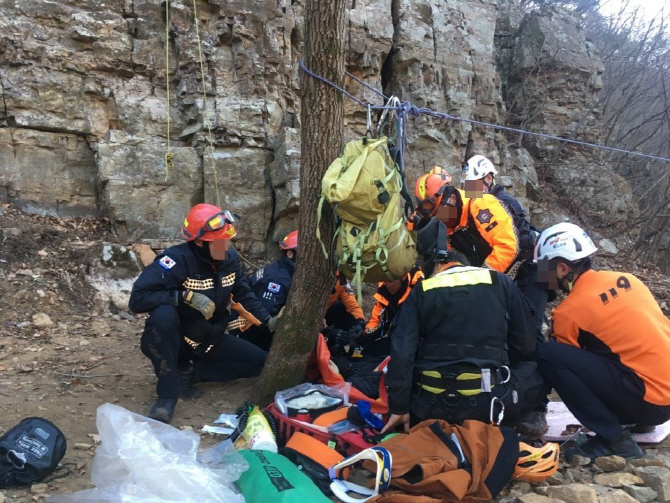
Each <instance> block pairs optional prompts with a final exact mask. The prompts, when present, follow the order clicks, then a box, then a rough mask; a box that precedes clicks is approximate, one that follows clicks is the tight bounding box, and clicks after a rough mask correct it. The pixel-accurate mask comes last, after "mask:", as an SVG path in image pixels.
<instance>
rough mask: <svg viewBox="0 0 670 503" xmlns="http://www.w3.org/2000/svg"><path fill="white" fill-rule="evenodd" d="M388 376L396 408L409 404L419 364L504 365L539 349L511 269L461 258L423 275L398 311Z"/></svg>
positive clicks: (401, 410) (391, 400) (405, 409)
mask: <svg viewBox="0 0 670 503" xmlns="http://www.w3.org/2000/svg"><path fill="white" fill-rule="evenodd" d="M397 323H398V324H397V327H396V329H395V331H394V335H393V337H392V338H391V362H390V364H389V369H388V374H387V376H386V385H387V387H388V394H389V407H390V411H391V413H393V414H404V413H406V412H408V410H409V402H410V395H411V391H412V385H413V382H414V377H415V375H416V371H417V370H421V369H427V368H438V367H440V366H443V365H448V364H458V363H474V364H476V365H478V366H481V367H489V368H499V367H500V366H501V365H507V364H509V363H510V362H515V361H519V360H522V359H524V357H525V356H527V355H529V354H530V353H532V352H533V350H534V349H535V324H534V319H533V315H532V310H531V307H530V306H529V304H528V303H527V301H526V299H525V298H524V297H523V294H522V293H521V292H520V291H519V289H518V287H517V286H516V285H515V284H514V282H513V281H512V279H510V278H509V277H508V276H507V275H505V274H502V273H499V272H496V271H492V270H489V269H481V268H477V267H466V266H463V265H460V264H456V265H454V266H453V267H450V268H449V269H447V270H445V271H443V272H441V273H438V274H436V275H435V276H433V277H432V278H429V279H424V280H423V281H422V282H421V283H420V284H418V285H417V286H416V287H415V288H414V289H413V290H412V293H410V295H409V297H408V298H407V300H406V301H405V302H404V304H403V308H402V309H401V310H400V313H399V315H398V317H397Z"/></svg>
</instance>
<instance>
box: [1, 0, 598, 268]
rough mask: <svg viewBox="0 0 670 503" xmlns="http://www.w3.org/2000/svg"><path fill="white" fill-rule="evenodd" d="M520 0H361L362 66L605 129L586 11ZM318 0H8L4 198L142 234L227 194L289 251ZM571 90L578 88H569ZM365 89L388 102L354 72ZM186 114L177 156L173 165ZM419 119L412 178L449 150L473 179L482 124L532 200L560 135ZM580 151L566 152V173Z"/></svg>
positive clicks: (263, 233) (501, 110) (357, 16)
mask: <svg viewBox="0 0 670 503" xmlns="http://www.w3.org/2000/svg"><path fill="white" fill-rule="evenodd" d="M515 2H516V0H477V1H473V2H460V1H458V0H352V1H351V3H350V4H349V5H348V11H347V15H348V26H347V32H346V34H345V36H346V40H347V70H348V71H349V72H351V73H352V74H353V75H355V76H356V77H358V78H360V79H362V80H363V81H365V82H366V83H368V84H370V85H371V86H373V87H374V88H376V89H380V90H382V89H383V91H384V92H385V93H386V94H395V95H397V96H399V97H400V98H401V99H402V100H410V101H411V102H412V103H414V104H415V105H418V106H424V107H429V108H432V109H434V110H438V111H443V112H446V113H449V114H451V115H453V116H458V117H462V118H466V119H474V120H479V121H485V122H494V123H502V122H505V121H506V120H509V119H510V117H512V118H514V117H516V116H517V115H519V116H521V117H524V118H525V117H527V116H530V117H531V118H532V119H533V120H525V119H524V120H525V122H523V123H524V125H527V126H529V127H530V126H532V127H541V126H542V127H544V124H546V123H551V124H553V126H552V127H551V128H548V129H547V128H546V127H545V129H544V130H547V131H553V132H555V133H557V134H558V133H561V134H562V133H565V132H571V131H572V129H574V126H575V125H576V124H577V125H579V124H582V125H583V128H587V126H588V128H587V129H589V130H591V129H592V128H591V125H592V124H593V123H594V122H597V119H598V117H597V113H596V112H595V111H591V109H589V114H587V116H586V119H584V118H582V115H580V114H582V109H585V106H586V104H587V102H588V99H589V97H590V96H591V95H590V94H589V93H590V92H591V91H588V92H587V91H583V89H582V88H583V87H584V86H587V87H589V86H590V89H591V90H593V92H595V90H596V89H597V86H598V75H597V74H598V61H597V57H596V56H595V55H590V54H589V53H588V50H586V49H587V48H588V46H587V44H586V42H584V41H583V34H579V33H577V32H575V30H576V29H577V28H575V26H576V24H574V23H573V24H574V25H573V24H571V23H570V22H569V21H561V22H560V23H558V24H557V22H556V21H555V20H554V19H553V18H547V19H545V17H544V15H542V16H540V15H536V16H535V17H533V16H532V15H531V16H529V17H526V18H525V20H523V21H522V19H523V16H522V15H521V14H519V11H518V9H517V10H515V8H514V7H515V5H516V3H515ZM303 4H304V0H245V1H242V0H217V1H215V0H197V2H196V7H197V12H194V10H193V4H192V2H191V1H190V0H170V1H169V3H166V2H158V1H156V0H58V1H54V0H30V1H27V0H25V1H20V0H19V1H15V2H0V33H2V34H3V37H1V38H0V94H1V97H2V100H1V101H0V200H3V201H10V202H13V203H14V204H16V205H18V206H20V207H22V208H25V209H27V210H29V211H39V212H47V213H52V214H57V215H62V216H77V215H105V216H107V217H109V218H110V220H111V221H112V223H113V225H114V227H115V229H116V231H117V232H118V233H119V234H120V235H121V236H123V237H126V238H128V239H138V238H161V239H170V238H175V237H178V229H179V225H180V223H181V221H182V219H183V215H184V214H185V212H186V211H187V210H188V208H189V207H190V206H191V205H193V204H195V203H197V202H202V201H207V202H212V203H217V202H218V203H220V204H221V205H222V206H224V207H226V208H229V209H232V210H234V211H235V212H237V213H239V214H241V215H242V217H243V220H242V222H241V224H240V233H239V240H238V242H237V246H238V248H239V249H241V250H242V251H243V252H245V253H247V254H249V255H251V256H253V257H261V256H264V255H266V254H267V253H268V252H270V253H271V252H272V251H273V250H274V249H275V243H276V241H277V240H279V239H281V238H282V237H283V235H285V233H286V232H288V231H290V230H292V229H293V228H295V226H296V223H297V212H298V205H299V204H298V203H299V188H298V181H297V176H298V173H299V164H300V138H299V132H300V124H299V118H300V95H299V85H300V71H299V62H300V58H301V53H302V45H303V43H304V41H303ZM166 6H168V7H169V9H168V13H169V16H170V24H169V30H168V35H167V42H168V56H167V62H166V30H165V25H166V23H165V19H166ZM196 23H197V27H198V34H199V37H200V42H199V43H198V38H197V34H196V29H195V26H196ZM561 23H562V24H561ZM570 30H572V31H570ZM561 31H564V32H565V34H564V35H560V33H559V32H561ZM553 32H555V34H554V33H553ZM505 34H507V36H505ZM549 35H551V36H552V37H553V38H551V37H549ZM554 35H555V36H554ZM543 37H544V38H546V39H547V40H551V43H548V42H542V43H540V42H538V41H539V40H540V39H542V40H544V38H543ZM579 37H581V38H579ZM503 39H504V41H505V43H503V44H501V40H503ZM576 39H579V40H580V41H582V42H580V43H581V45H577V46H576V45H575V44H574V40H576ZM538 44H539V47H538ZM570 44H572V45H570ZM563 45H567V46H569V47H570V48H571V49H570V50H569V51H568V52H567V53H566V56H565V57H562V58H559V59H560V64H558V63H557V64H556V65H555V66H556V68H557V69H556V71H555V72H554V73H553V74H549V73H548V74H547V76H548V78H547V79H546V80H547V82H545V83H544V84H543V85H544V86H545V87H544V88H542V89H539V88H538V89H529V87H528V86H527V85H524V82H526V81H527V79H526V78H525V75H526V74H527V72H528V71H531V70H532V68H533V65H534V64H535V62H536V61H537V60H538V58H540V59H541V58H543V57H545V56H544V55H545V54H555V53H556V51H558V50H559V49H561V48H562V47H563ZM585 50H586V52H584V51H585ZM580 51H581V52H580ZM200 54H202V59H203V62H202V63H203V64H202V70H203V74H201V65H200ZM524 72H525V73H524ZM572 73H575V76H574V77H573V76H572ZM557 75H561V76H562V80H561V82H560V83H552V82H551V80H552V79H553V78H554V77H555V76H557ZM549 77H551V78H549ZM203 81H204V85H203ZM168 84H169V89H170V92H169V95H168V92H167V87H168ZM561 86H562V87H567V88H568V89H572V90H573V91H574V92H571V93H570V94H569V98H568V101H566V102H564V101H565V99H564V98H562V96H561V92H562V91H561V89H562V87H561ZM347 89H348V90H349V91H350V92H352V93H353V94H354V95H356V96H358V97H359V98H361V99H363V100H366V101H369V102H372V103H376V104H382V103H383V100H382V98H381V97H379V96H378V95H377V94H375V92H374V91H372V90H370V89H367V88H365V87H364V86H362V85H361V84H359V83H358V82H356V81H355V80H353V79H347ZM522 91H523V92H522ZM580 92H581V93H582V94H580ZM544 95H548V96H550V98H551V99H544V101H542V100H540V97H541V96H544ZM518 96H523V99H520V98H518ZM541 101H542V102H541ZM540 102H541V103H540ZM589 103H590V102H589ZM508 108H509V113H508ZM540 109H541V110H542V112H541V113H540V112H539V110H540ZM168 117H169V130H170V134H169V146H170V149H171V152H172V154H173V160H174V162H173V165H170V166H169V167H166V163H165V154H166V151H167V148H168ZM345 122H346V131H347V137H348V138H353V137H355V136H359V135H362V134H364V133H365V129H366V110H365V109H362V108H361V107H360V106H359V105H357V104H355V103H354V102H352V101H348V100H347V101H346V109H345ZM408 131H409V142H410V144H409V148H408V149H407V155H406V162H407V171H408V182H409V184H410V185H411V186H412V187H413V184H414V181H415V179H416V177H417V176H418V175H419V174H420V173H421V172H422V171H423V170H424V168H429V167H430V166H432V165H433V164H440V165H442V166H444V167H446V168H448V169H450V171H451V172H452V173H453V174H454V175H457V174H458V172H459V166H460V165H461V163H462V162H463V159H464V155H465V147H466V144H467V141H468V138H471V139H473V140H474V147H475V148H474V150H475V153H481V154H484V155H487V156H489V157H490V158H491V159H492V160H493V161H494V162H496V163H497V164H498V165H499V167H500V170H501V175H502V177H501V180H502V181H503V183H504V184H505V185H507V186H508V187H509V188H510V190H512V191H513V192H514V193H515V194H516V195H517V196H519V197H521V198H522V201H523V202H524V203H525V204H526V205H535V202H533V200H536V199H537V197H538V190H537V188H538V177H537V173H536V172H535V164H536V162H537V161H538V160H539V161H540V163H545V161H546V159H547V158H548V157H549V158H551V156H552V155H554V153H555V149H556V145H550V144H543V143H539V142H533V141H520V142H517V141H515V140H514V139H511V138H510V137H509V135H508V136H505V135H503V134H502V133H500V132H497V131H496V130H493V129H488V128H482V127H479V126H476V127H473V126H472V125H470V124H469V123H467V122H454V121H444V120H439V119H435V118H428V117H425V116H421V117H416V118H412V119H411V121H410V124H409V128H408ZM589 138H590V137H589ZM565 159H566V158H565V157H560V158H559V161H560V162H562V163H563V164H560V163H554V164H556V166H555V167H553V168H552V169H553V170H554V172H555V175H554V176H556V177H557V178H560V177H561V176H563V175H561V173H562V171H561V167H562V166H569V162H567V161H565ZM586 186H587V185H585V187H586ZM589 187H590V186H589ZM589 190H591V189H589ZM588 193H589V192H588V191H586V190H585V192H584V194H588Z"/></svg>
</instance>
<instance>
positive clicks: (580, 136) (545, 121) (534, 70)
mask: <svg viewBox="0 0 670 503" xmlns="http://www.w3.org/2000/svg"><path fill="white" fill-rule="evenodd" d="M517 19H518V18H517ZM511 29H512V28H511V27H510V26H507V30H508V34H509V31H510V30H511ZM500 47H501V50H502V53H501V56H500V59H499V62H500V63H501V64H505V66H504V67H502V68H501V73H502V75H503V82H504V86H503V88H504V91H505V102H506V105H507V110H508V116H507V121H508V122H509V123H511V124H513V125H517V126H518V127H521V128H523V129H529V130H531V131H535V132H539V133H543V134H546V135H552V136H562V137H567V138H571V139H576V140H580V141H584V142H590V143H600V142H601V135H600V120H601V114H600V108H599V106H598V103H597V93H598V91H599V90H600V89H601V88H602V86H603V83H602V77H601V74H602V72H603V70H604V67H603V64H602V62H601V61H600V59H599V57H598V54H597V52H596V49H595V46H594V45H593V43H591V42H590V41H589V40H588V39H587V36H586V33H585V31H584V29H583V28H582V27H581V25H580V22H579V20H578V19H576V18H575V17H573V16H572V15H570V14H567V13H565V12H563V11H558V10H554V9H551V8H548V9H543V10H542V11H535V12H532V13H530V14H529V15H527V16H526V17H525V18H523V20H522V21H521V22H520V25H519V27H518V29H517V30H516V32H515V34H514V41H513V43H510V41H509V39H507V40H503V41H502V42H501V44H500ZM520 141H521V144H522V145H523V146H524V147H526V148H527V149H528V150H529V151H530V153H531V155H532V156H533V158H534V159H535V161H536V164H537V166H538V171H540V173H541V176H542V177H543V178H544V180H545V181H546V182H548V183H550V184H552V185H554V186H555V187H557V188H558V190H559V191H560V193H561V194H562V195H567V196H568V198H571V199H572V200H574V201H575V203H576V204H577V205H578V206H579V207H580V208H581V209H582V210H591V211H593V212H597V213H599V214H600V215H601V216H602V217H603V218H604V220H606V221H610V222H613V221H622V220H626V219H628V218H631V217H634V216H635V215H636V214H637V211H638V208H637V205H636V204H635V203H634V201H633V198H632V193H631V190H630V186H629V185H628V183H627V182H626V181H625V180H624V179H623V178H622V177H621V176H619V175H618V174H617V173H616V172H615V171H614V169H612V168H611V167H610V166H609V165H608V164H607V163H606V162H605V161H604V156H603V155H602V151H598V150H595V149H592V148H586V147H579V146H575V145H571V144H566V143H561V142H558V141H556V140H548V139H544V138H539V137H537V136H529V135H524V136H523V137H522V138H521V140H520Z"/></svg>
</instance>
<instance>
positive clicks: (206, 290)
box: [128, 242, 270, 324]
mask: <svg viewBox="0 0 670 503" xmlns="http://www.w3.org/2000/svg"><path fill="white" fill-rule="evenodd" d="M186 290H193V291H195V292H197V293H202V294H204V295H206V296H207V297H209V298H210V299H212V301H213V302H214V303H215V304H216V310H215V311H214V316H213V317H212V319H211V320H210V321H211V322H213V323H217V324H218V323H222V324H227V323H228V322H229V321H230V319H231V318H237V313H235V314H234V315H233V316H231V314H230V311H229V310H228V305H229V304H230V303H231V302H237V303H240V304H241V305H242V307H243V308H244V309H245V310H246V311H247V312H248V313H249V314H250V315H251V316H252V317H254V318H256V320H257V321H258V323H259V324H263V323H265V322H266V321H267V319H268V318H269V316H270V315H269V314H268V312H267V311H266V310H265V309H263V306H262V305H261V303H260V302H259V301H258V299H257V298H256V296H255V295H254V293H253V292H252V291H251V288H250V287H249V283H248V282H247V278H246V277H245V275H244V273H243V272H242V268H241V267H240V257H239V255H238V254H237V252H236V251H235V250H234V249H233V248H229V250H228V258H226V260H217V261H215V260H212V259H209V260H208V259H206V258H205V257H204V256H203V254H202V253H201V252H200V250H198V249H196V245H194V244H192V243H189V242H187V243H183V244H180V245H177V246H172V247H170V248H168V249H167V250H165V251H164V252H163V253H161V254H160V255H158V256H157V257H156V259H155V260H154V262H153V263H152V264H149V265H148V266H147V267H146V268H145V269H144V270H143V271H142V273H141V274H140V276H139V277H138V278H137V280H136V281H135V284H134V285H133V290H132V292H131V293H130V302H129V304H128V306H129V307H130V310H131V311H133V312H135V313H146V312H150V311H153V310H154V309H156V308H157V307H158V306H161V305H166V304H167V305H170V306H174V307H176V308H177V313H178V314H179V317H180V320H181V321H182V322H184V321H188V319H189V318H191V319H193V318H196V319H202V314H201V313H200V312H199V311H197V310H196V309H193V308H192V307H191V306H189V305H187V304H184V301H183V292H184V291H186Z"/></svg>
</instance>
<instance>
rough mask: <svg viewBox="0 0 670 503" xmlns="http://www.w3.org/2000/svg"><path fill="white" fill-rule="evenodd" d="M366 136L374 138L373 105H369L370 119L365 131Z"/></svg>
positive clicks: (368, 118)
mask: <svg viewBox="0 0 670 503" xmlns="http://www.w3.org/2000/svg"><path fill="white" fill-rule="evenodd" d="M365 135H366V136H368V135H369V136H372V105H370V104H369V103H368V117H367V127H366V129H365Z"/></svg>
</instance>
